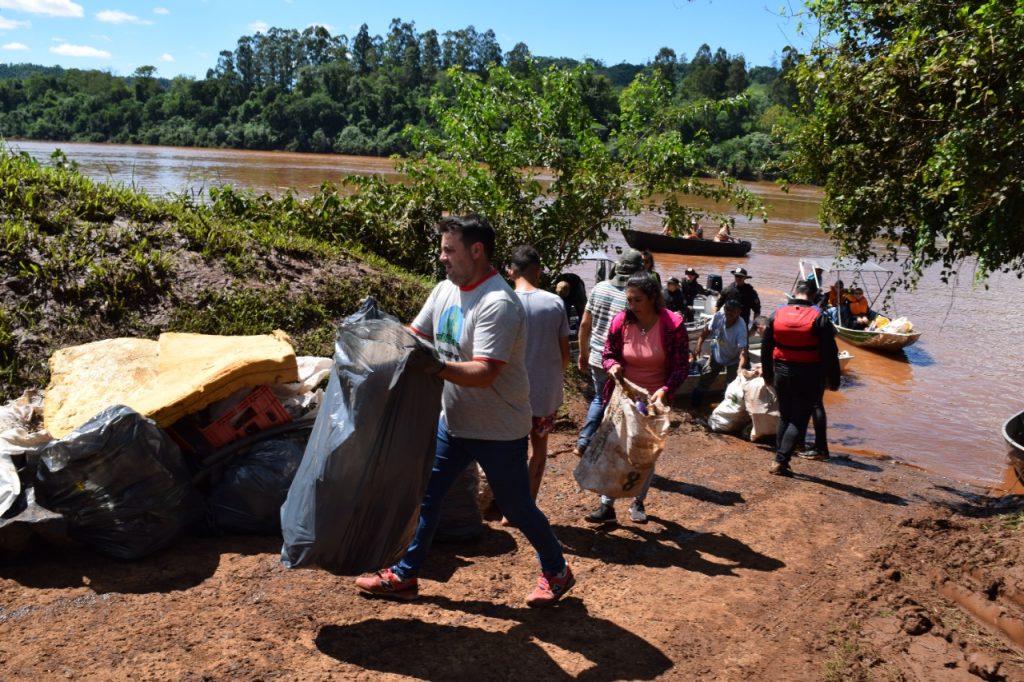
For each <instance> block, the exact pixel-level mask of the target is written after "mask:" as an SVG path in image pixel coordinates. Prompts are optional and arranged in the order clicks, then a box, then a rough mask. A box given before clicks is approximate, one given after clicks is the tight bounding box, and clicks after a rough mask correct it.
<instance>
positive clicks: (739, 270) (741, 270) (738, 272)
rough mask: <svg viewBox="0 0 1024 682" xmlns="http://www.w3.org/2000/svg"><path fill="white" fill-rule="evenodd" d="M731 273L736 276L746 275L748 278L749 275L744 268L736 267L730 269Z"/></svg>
mask: <svg viewBox="0 0 1024 682" xmlns="http://www.w3.org/2000/svg"><path fill="white" fill-rule="evenodd" d="M732 274H734V275H736V276H737V277H746V278H748V279H750V275H748V274H747V271H746V269H745V268H736V269H735V270H733V271H732Z"/></svg>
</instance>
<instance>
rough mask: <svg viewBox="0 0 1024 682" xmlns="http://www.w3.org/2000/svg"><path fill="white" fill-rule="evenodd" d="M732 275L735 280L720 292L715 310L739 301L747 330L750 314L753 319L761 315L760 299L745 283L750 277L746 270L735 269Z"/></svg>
mask: <svg viewBox="0 0 1024 682" xmlns="http://www.w3.org/2000/svg"><path fill="white" fill-rule="evenodd" d="M732 274H733V277H734V278H735V279H734V281H733V283H732V284H730V285H729V286H727V287H726V288H725V289H723V290H722V295H721V296H719V297H718V305H717V306H716V310H720V309H721V308H722V304H723V303H725V302H726V301H729V300H736V301H739V302H740V306H741V308H742V317H743V326H744V327H746V328H748V329H749V328H750V314H751V313H753V314H754V316H755V317H756V316H758V315H760V314H761V299H760V297H759V296H758V295H757V290H756V289H754V287H752V286H751V285H750V284H748V283H747V280H748V279H750V275H748V274H747V270H746V268H736V269H735V270H733V271H732ZM805 284H806V283H805Z"/></svg>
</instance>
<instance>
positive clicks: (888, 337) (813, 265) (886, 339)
mask: <svg viewBox="0 0 1024 682" xmlns="http://www.w3.org/2000/svg"><path fill="white" fill-rule="evenodd" d="M818 268H820V269H821V271H822V274H821V279H820V280H818V275H817V269H818ZM812 275H813V276H814V277H815V279H816V280H817V284H818V288H819V289H821V288H823V287H824V286H825V281H826V279H829V278H831V277H832V276H834V278H835V279H834V281H833V284H834V283H837V282H839V281H842V282H843V283H844V290H849V289H850V288H851V287H854V286H857V287H861V288H863V289H864V291H865V293H867V294H868V296H869V298H868V301H869V308H870V309H872V310H875V305H876V303H877V302H878V300H879V299H880V298H881V297H882V294H884V293H885V290H886V287H887V286H888V284H889V280H891V279H892V277H893V271H892V270H889V269H888V268H885V267H883V266H881V265H879V264H878V263H874V262H872V261H865V262H863V263H860V262H857V261H856V260H853V259H852V258H801V259H800V274H799V275H798V276H797V282H800V281H803V280H806V279H807V278H808V276H812ZM795 286H796V283H794V287H795ZM838 294H839V296H840V297H842V294H843V292H842V291H839V292H838ZM787 299H788V300H792V297H791V296H787ZM885 317H886V319H888V320H890V324H886V325H881V326H879V327H878V328H870V327H869V328H867V329H856V328H854V327H852V326H848V323H847V325H844V324H843V318H842V315H840V316H839V322H836V321H835V320H833V322H832V323H833V325H834V326H835V328H836V335H837V336H839V338H841V339H843V340H844V341H846V342H847V343H851V344H853V345H854V346H857V347H859V348H867V349H868V350H876V351H881V352H888V353H892V352H896V351H899V350H901V349H903V348H906V347H907V346H911V345H913V344H915V343H917V340H918V339H919V338H921V332H920V331H917V330H915V329H914V328H913V326H912V325H910V323H909V322H907V321H904V323H902V324H894V323H892V320H893V318H894V316H893V315H891V314H888V315H886V316H885Z"/></svg>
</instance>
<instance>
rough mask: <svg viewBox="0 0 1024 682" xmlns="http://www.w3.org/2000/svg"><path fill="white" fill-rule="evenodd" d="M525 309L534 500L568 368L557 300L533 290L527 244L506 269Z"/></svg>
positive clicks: (534, 267) (535, 269)
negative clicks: (531, 422)
mask: <svg viewBox="0 0 1024 682" xmlns="http://www.w3.org/2000/svg"><path fill="white" fill-rule="evenodd" d="M508 276H509V279H511V280H512V284H513V286H514V287H515V292H516V294H517V295H518V296H519V300H520V302H521V303H522V304H523V309H524V310H525V311H526V322H527V329H528V330H529V331H528V332H527V334H526V372H527V374H528V375H529V377H530V408H531V410H532V411H533V428H532V429H531V431H530V460H529V469H530V492H531V493H532V494H533V499H535V500H536V499H537V492H538V491H539V490H540V482H541V479H542V478H543V477H544V465H545V463H546V462H547V458H548V434H550V433H551V430H552V429H553V428H554V425H555V416H556V414H557V412H558V408H559V407H561V405H562V398H563V395H562V388H563V383H564V377H565V368H566V367H568V366H569V321H568V319H567V318H566V316H565V305H564V304H563V303H562V299H561V298H560V297H558V296H556V295H555V294H552V293H550V292H548V291H544V290H542V289H538V288H537V287H538V285H539V284H540V276H541V264H540V254H539V253H537V249H535V248H533V247H532V246H529V245H523V246H520V247H517V248H516V249H515V250H513V251H512V258H511V259H510V265H509V269H508Z"/></svg>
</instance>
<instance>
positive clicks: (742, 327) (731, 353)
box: [708, 310, 747, 365]
mask: <svg viewBox="0 0 1024 682" xmlns="http://www.w3.org/2000/svg"><path fill="white" fill-rule="evenodd" d="M708 338H709V339H711V353H712V355H711V357H713V358H714V359H715V362H717V363H718V364H720V365H735V364H736V363H737V362H739V361H740V351H741V350H742V349H744V348H746V347H747V325H746V324H744V323H743V318H742V317H741V318H739V319H738V320H736V321H735V322H733V324H732V326H731V327H726V326H725V312H724V311H721V310H719V311H718V312H717V313H715V316H714V317H712V318H711V319H710V320H708Z"/></svg>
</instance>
